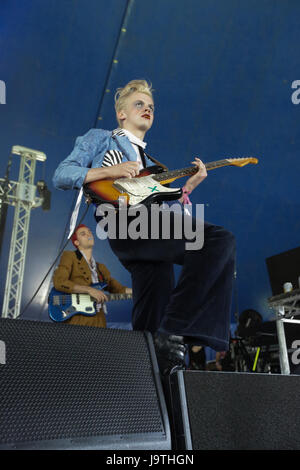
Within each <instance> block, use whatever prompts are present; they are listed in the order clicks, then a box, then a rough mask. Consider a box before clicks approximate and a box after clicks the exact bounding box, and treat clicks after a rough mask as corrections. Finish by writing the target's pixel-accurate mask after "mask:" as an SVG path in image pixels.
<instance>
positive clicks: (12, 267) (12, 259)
mask: <svg viewBox="0 0 300 470" xmlns="http://www.w3.org/2000/svg"><path fill="white" fill-rule="evenodd" d="M12 153H13V154H15V155H20V159H21V161H20V170H19V180H18V181H7V180H5V179H1V178H0V207H1V206H2V204H8V205H12V206H14V207H15V214H14V222H13V230H12V235H11V243H10V251H9V259H8V268H7V276H6V284H5V290H4V299H3V307H2V317H6V318H17V317H18V316H19V314H20V306H21V296H22V287H23V277H24V267H25V259H26V250H27V241H28V232H29V221H30V213H31V209H34V208H36V207H39V206H41V205H42V204H43V201H44V199H43V197H38V196H36V189H38V186H36V185H34V175H35V167H36V162H37V161H41V162H44V161H45V160H46V158H47V157H46V155H45V154H44V153H43V152H40V151H38V150H32V149H29V148H26V147H20V146H18V145H16V146H14V147H13V148H12Z"/></svg>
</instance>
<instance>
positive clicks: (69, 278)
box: [53, 224, 132, 328]
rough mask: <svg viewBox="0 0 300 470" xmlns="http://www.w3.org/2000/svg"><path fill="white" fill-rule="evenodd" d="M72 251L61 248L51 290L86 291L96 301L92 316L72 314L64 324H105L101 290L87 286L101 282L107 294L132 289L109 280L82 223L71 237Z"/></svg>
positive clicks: (106, 271) (103, 298)
mask: <svg viewBox="0 0 300 470" xmlns="http://www.w3.org/2000/svg"><path fill="white" fill-rule="evenodd" d="M71 240H72V243H73V245H74V247H75V248H76V251H64V252H63V254H62V256H61V258H60V262H59V265H58V267H57V268H56V270H55V272H54V275H53V284H54V287H55V289H57V290H58V291H61V292H65V293H67V294H73V293H76V294H89V295H90V296H91V297H93V298H94V299H95V300H96V301H97V302H98V303H97V313H96V315H95V316H91V317H87V316H85V315H80V314H78V315H74V316H72V318H70V319H69V320H66V323H71V324H73V325H84V326H98V327H101V328H105V327H106V318H105V312H104V308H105V304H104V302H105V301H107V297H106V295H105V293H104V292H103V291H102V290H99V289H95V288H94V287H91V284H94V283H97V282H103V281H105V282H106V283H107V287H106V290H107V291H108V292H111V293H121V294H123V293H128V294H129V293H131V292H132V289H131V288H128V287H124V286H123V285H122V284H120V283H119V282H118V281H117V280H116V279H113V278H112V277H111V275H110V272H109V270H108V269H107V268H106V266H105V265H104V264H101V263H97V262H96V261H95V260H94V257H93V254H92V252H93V247H94V237H93V234H92V232H91V230H90V229H89V228H88V227H87V226H86V225H83V224H81V225H79V226H78V227H76V230H75V232H74V234H73V236H72V238H71Z"/></svg>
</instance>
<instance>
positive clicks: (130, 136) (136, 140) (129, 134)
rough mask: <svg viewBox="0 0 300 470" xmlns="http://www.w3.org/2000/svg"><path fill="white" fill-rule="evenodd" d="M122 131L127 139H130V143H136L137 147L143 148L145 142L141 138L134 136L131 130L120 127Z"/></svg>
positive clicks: (145, 144)
mask: <svg viewBox="0 0 300 470" xmlns="http://www.w3.org/2000/svg"><path fill="white" fill-rule="evenodd" d="M120 130H121V128H120ZM122 131H123V132H124V134H125V135H126V136H127V137H128V139H129V140H130V142H131V143H132V144H136V145H138V146H139V147H142V148H143V149H144V150H145V148H146V146H147V143H146V142H144V141H143V140H141V139H139V138H138V137H136V136H135V135H134V134H132V132H129V131H128V130H127V129H122Z"/></svg>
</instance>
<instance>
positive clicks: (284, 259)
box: [266, 247, 300, 295]
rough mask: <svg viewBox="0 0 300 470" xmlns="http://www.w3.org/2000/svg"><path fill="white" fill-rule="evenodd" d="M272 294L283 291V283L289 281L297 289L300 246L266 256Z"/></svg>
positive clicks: (299, 272)
mask: <svg viewBox="0 0 300 470" xmlns="http://www.w3.org/2000/svg"><path fill="white" fill-rule="evenodd" d="M266 265H267V269H268V274H269V279H270V284H271V289H272V294H273V295H280V294H282V293H283V284H284V283H285V282H291V283H292V284H293V288H294V289H297V288H298V287H300V286H299V285H298V278H299V276H300V247H298V248H294V249H292V250H289V251H285V252H283V253H279V254H278V255H274V256H270V257H269V258H266Z"/></svg>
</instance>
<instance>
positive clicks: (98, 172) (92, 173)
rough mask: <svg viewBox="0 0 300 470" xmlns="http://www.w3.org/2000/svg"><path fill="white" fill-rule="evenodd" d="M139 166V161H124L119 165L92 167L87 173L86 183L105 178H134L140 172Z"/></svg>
mask: <svg viewBox="0 0 300 470" xmlns="http://www.w3.org/2000/svg"><path fill="white" fill-rule="evenodd" d="M139 167H140V165H139V163H138V162H124V163H119V164H118V165H112V166H107V167H101V168H91V169H90V170H89V171H88V172H87V174H86V177H85V179H84V183H90V182H92V181H97V180H105V179H118V178H134V176H137V175H138V174H139V172H140V171H139Z"/></svg>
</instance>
